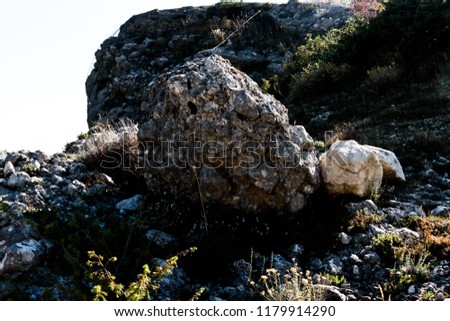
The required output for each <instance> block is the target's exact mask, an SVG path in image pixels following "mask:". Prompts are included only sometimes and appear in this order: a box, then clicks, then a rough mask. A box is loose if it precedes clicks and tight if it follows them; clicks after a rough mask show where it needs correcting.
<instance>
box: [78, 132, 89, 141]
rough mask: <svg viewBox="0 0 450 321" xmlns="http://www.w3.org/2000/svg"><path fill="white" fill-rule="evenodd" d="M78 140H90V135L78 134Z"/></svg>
mask: <svg viewBox="0 0 450 321" xmlns="http://www.w3.org/2000/svg"><path fill="white" fill-rule="evenodd" d="M77 138H78V139H80V140H82V139H88V138H89V133H80V134H78V137H77Z"/></svg>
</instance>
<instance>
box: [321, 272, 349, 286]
mask: <svg viewBox="0 0 450 321" xmlns="http://www.w3.org/2000/svg"><path fill="white" fill-rule="evenodd" d="M323 277H324V278H325V279H327V280H328V281H330V282H331V284H333V285H336V286H341V285H342V284H344V283H347V279H346V278H345V276H343V275H341V276H339V275H334V274H330V273H324V274H323Z"/></svg>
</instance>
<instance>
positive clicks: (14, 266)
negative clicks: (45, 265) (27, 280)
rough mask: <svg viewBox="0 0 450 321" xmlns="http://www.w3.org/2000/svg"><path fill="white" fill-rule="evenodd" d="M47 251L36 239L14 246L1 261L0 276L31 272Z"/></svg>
mask: <svg viewBox="0 0 450 321" xmlns="http://www.w3.org/2000/svg"><path fill="white" fill-rule="evenodd" d="M45 250H46V249H45V246H43V245H42V244H41V243H40V242H38V241H36V240H34V239H29V240H25V241H22V242H19V243H15V244H13V245H12V246H11V247H10V248H9V249H8V250H7V251H6V253H5V254H4V256H3V259H2V260H1V261H0V275H1V274H3V273H8V272H23V271H27V270H29V269H30V268H31V267H33V266H35V265H36V264H37V263H38V261H39V259H40V258H41V257H42V255H44V254H45Z"/></svg>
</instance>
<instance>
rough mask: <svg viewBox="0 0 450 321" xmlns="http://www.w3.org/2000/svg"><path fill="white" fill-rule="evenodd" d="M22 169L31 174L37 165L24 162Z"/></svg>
mask: <svg viewBox="0 0 450 321" xmlns="http://www.w3.org/2000/svg"><path fill="white" fill-rule="evenodd" d="M22 170H23V171H25V172H27V173H28V174H31V173H34V172H36V171H37V167H36V165H34V164H33V163H26V164H25V165H23V166H22Z"/></svg>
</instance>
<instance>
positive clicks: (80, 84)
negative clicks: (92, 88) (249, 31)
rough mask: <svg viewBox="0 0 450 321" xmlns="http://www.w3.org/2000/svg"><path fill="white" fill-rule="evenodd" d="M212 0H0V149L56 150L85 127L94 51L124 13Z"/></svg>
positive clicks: (204, 3) (124, 18)
mask: <svg viewBox="0 0 450 321" xmlns="http://www.w3.org/2000/svg"><path fill="white" fill-rule="evenodd" d="M216 2H219V0H212V1H208V0H188V1H179V0H164V1H150V0H39V1H38V0H0V150H8V151H13V150H20V149H26V150H32V151H34V150H38V149H40V150H42V151H45V152H47V153H54V152H59V151H62V149H63V148H64V145H65V144H66V143H67V142H70V141H73V140H75V139H76V136H77V135H78V134H79V133H82V132H86V131H87V124H86V108H87V102H86V94H85V88H84V83H85V80H86V78H87V76H88V74H89V72H90V70H91V66H92V65H93V62H94V53H95V51H96V50H97V49H98V48H99V47H100V44H101V43H102V42H103V40H105V39H106V38H108V37H109V36H111V35H113V34H114V32H115V31H116V30H117V29H119V27H120V26H121V25H122V24H123V23H124V22H125V21H127V20H128V19H129V18H130V17H131V16H132V15H134V14H139V13H142V12H146V11H150V10H153V9H155V8H158V9H167V8H177V7H183V6H198V5H211V4H214V3H216ZM245 2H277V3H284V2H287V0H285V1H281V0H266V1H258V0H246V1H245Z"/></svg>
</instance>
